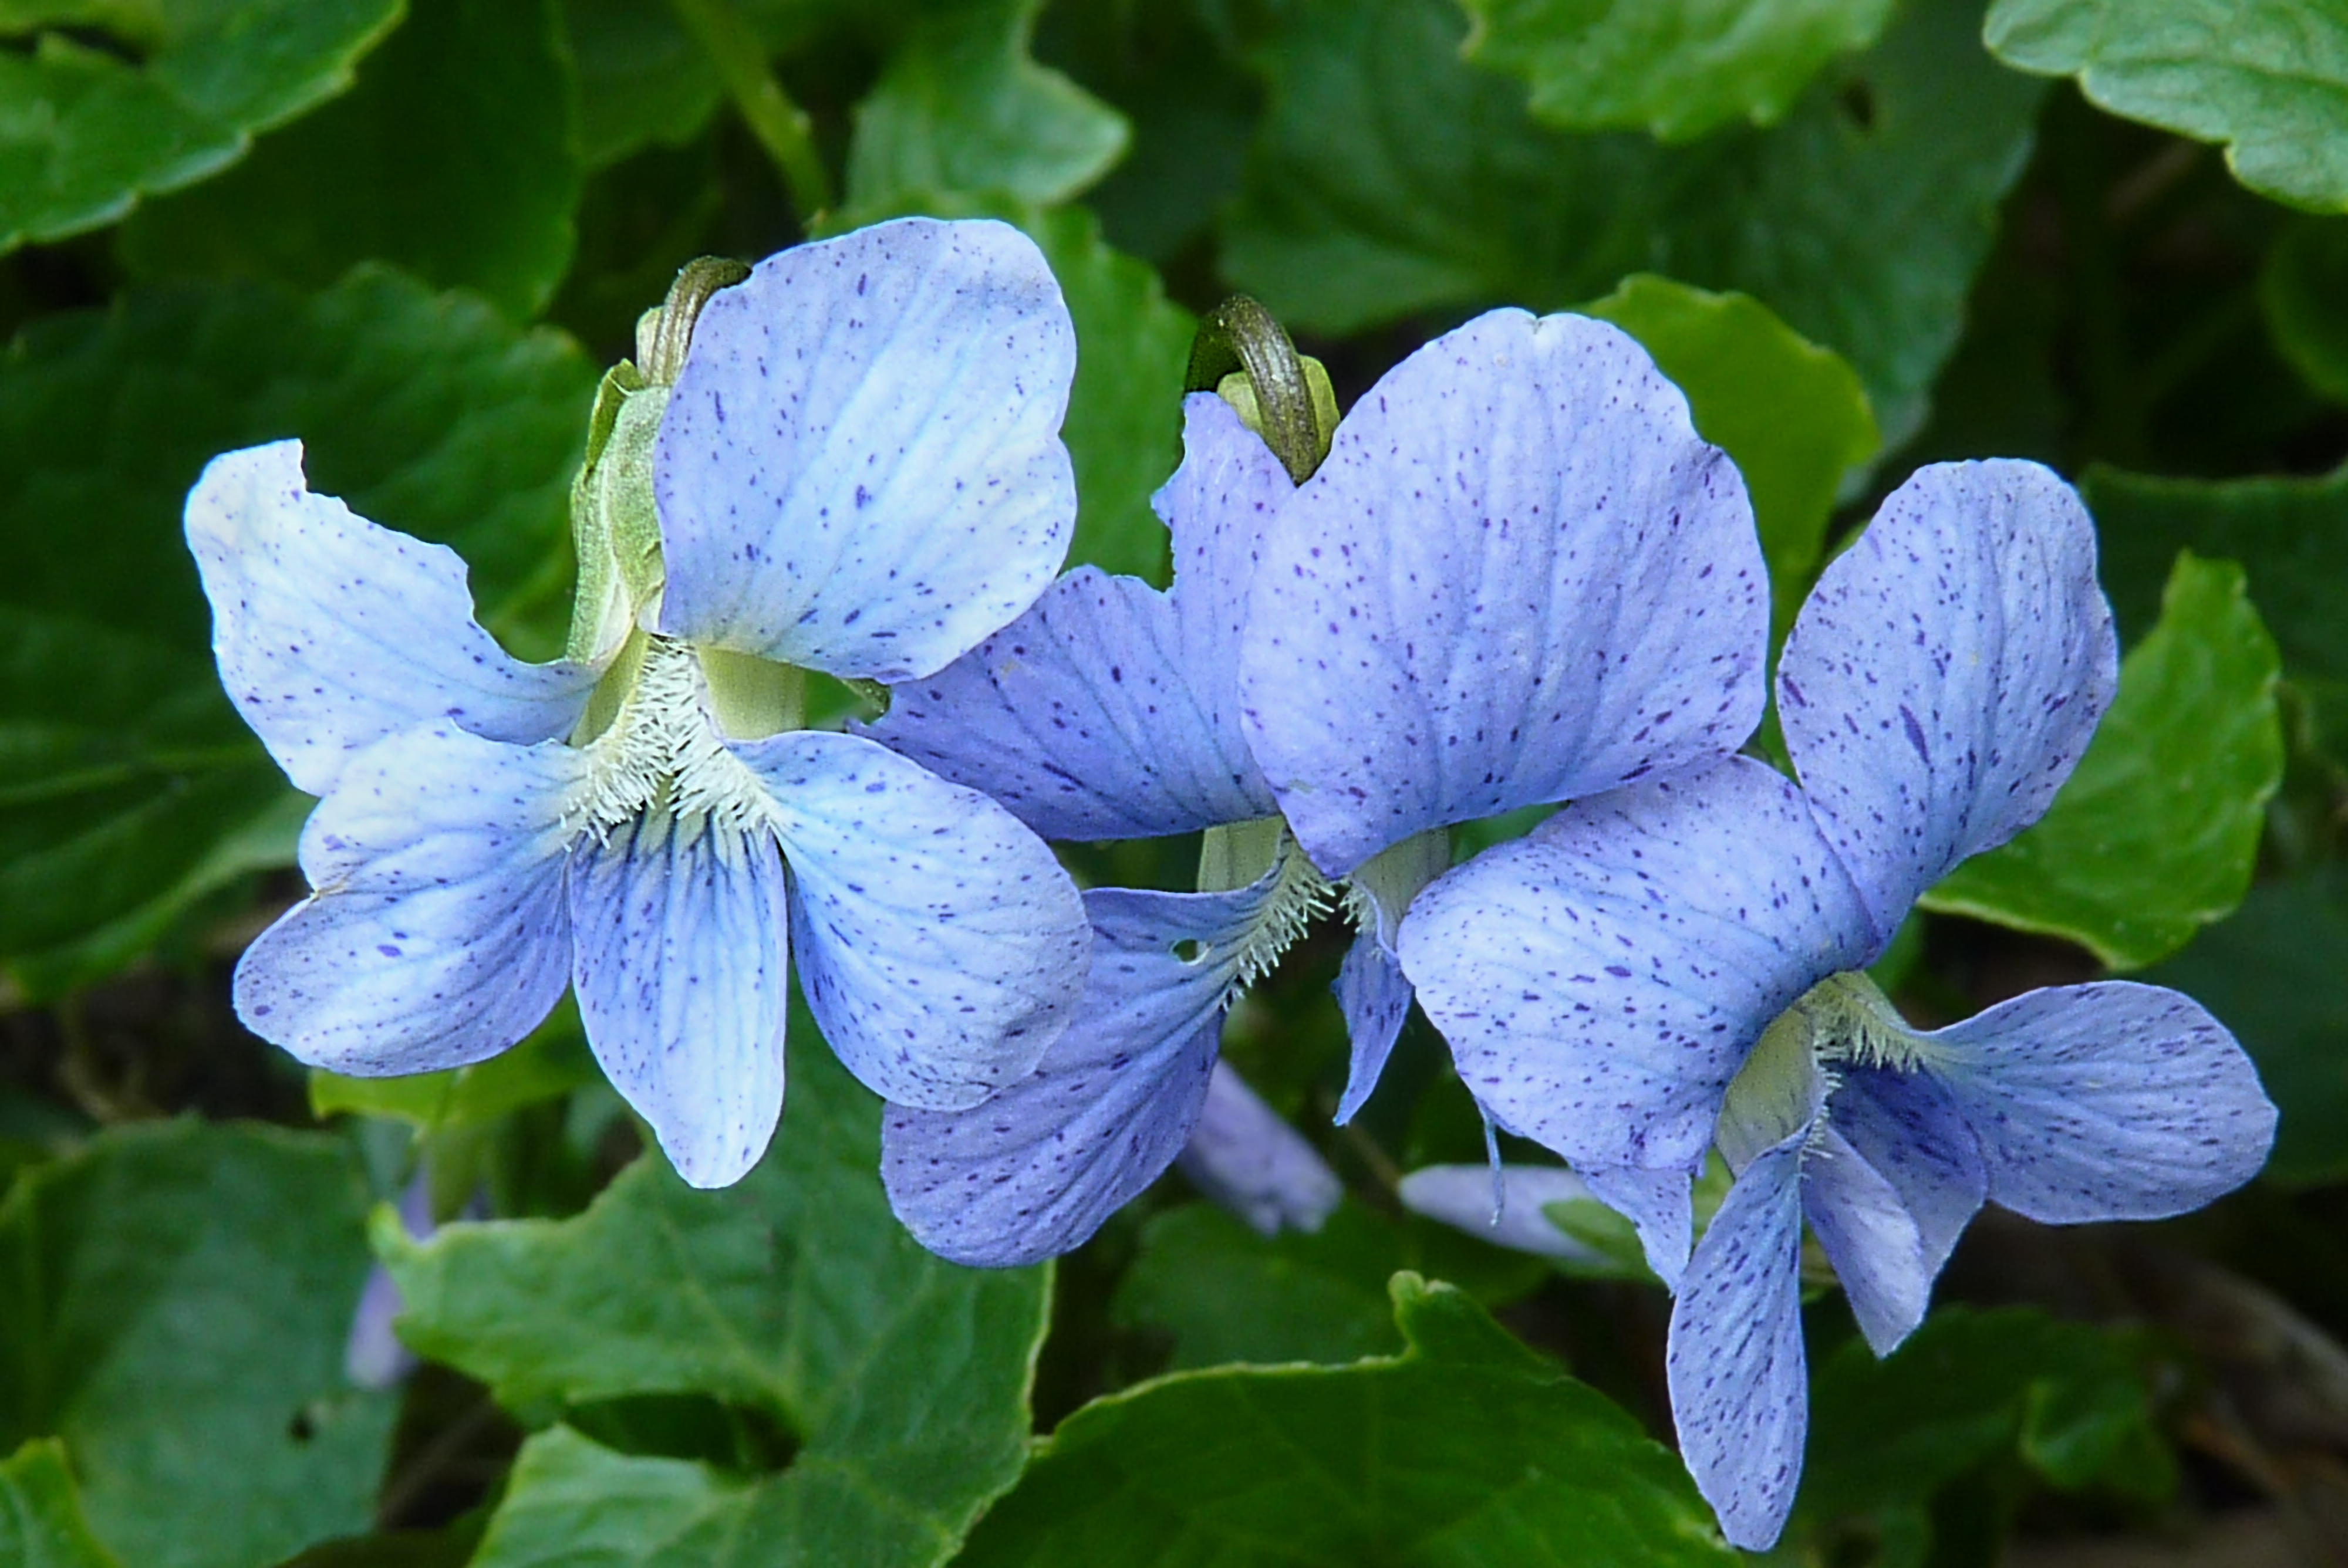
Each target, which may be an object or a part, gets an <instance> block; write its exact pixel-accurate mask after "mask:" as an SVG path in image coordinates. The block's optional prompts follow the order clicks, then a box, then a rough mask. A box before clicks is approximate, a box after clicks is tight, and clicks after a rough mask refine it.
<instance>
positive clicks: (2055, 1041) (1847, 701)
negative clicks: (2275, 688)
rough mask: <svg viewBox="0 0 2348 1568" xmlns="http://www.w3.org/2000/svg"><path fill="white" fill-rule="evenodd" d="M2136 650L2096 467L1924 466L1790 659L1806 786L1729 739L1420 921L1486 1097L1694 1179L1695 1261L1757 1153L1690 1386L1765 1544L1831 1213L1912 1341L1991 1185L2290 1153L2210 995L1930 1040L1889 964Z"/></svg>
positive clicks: (1610, 1150) (1622, 793)
mask: <svg viewBox="0 0 2348 1568" xmlns="http://www.w3.org/2000/svg"><path fill="white" fill-rule="evenodd" d="M2117 663H2118V654H2117V648H2116V641H2115V639H2114V637H2113V633H2112V627H2111V616H2110V611H2109V610H2108V608H2107V607H2106V604H2105V602H2104V598H2103V595H2102V593H2101V591H2100V590H2099V589H2097V588H2096V575H2095V533H2094V528H2093V525H2092V524H2091V523H2090V521H2089V520H2088V518H2087V516H2086V513H2085V510H2084V509H2083V508H2082V507H2080V505H2079V502H2078V499H2077V497H2075V495H2073V493H2072V492H2071V490H2070V488H2069V487H2067V486H2066V485H2065V484H2064V483H2063V482H2062V481H2061V480H2059V479H2058V478H2056V477H2055V476H2054V475H2052V474H2050V473H2048V472H2047V471H2046V470H2045V469H2044V468H2042V467H2039V466H2036V465H2035V464H2029V463H2019V462H1990V463H1963V464H1942V465H1935V466H1931V467H1927V468H1924V469H1921V470H1920V471H1919V472H1918V473H1917V475H1916V476H1915V477H1913V478H1911V479H1910V480H1909V482H1908V483H1907V484H1906V485H1904V486H1902V487H1900V490H1898V491H1897V492H1896V493H1894V494H1893V495H1892V496H1891V497H1890V498H1889V499H1888V500H1887V501H1886V502H1885V503H1884V505H1883V507H1882V509H1881V510H1880V511H1879V513H1878V514H1877V516H1876V518H1875V520H1874V522H1873V523H1872V524H1871V525H1870V526H1869V528H1868V530H1867V532H1866V533H1865V534H1864V535H1863V536H1862V537H1861V538H1859V541H1858V543H1857V544H1855V545H1854V546H1853V547H1852V548H1850V550H1849V552H1847V553H1846V554H1845V555H1843V556H1842V557H1841V558H1840V559H1838V560H1837V561H1836V562H1835V563H1834V564H1833V565H1832V566H1831V567H1829V568H1828V569H1827V571H1826V573H1825V574H1824V576H1823V577H1822V578H1821V579H1820V580H1819V583H1818V589H1817V590H1816V591H1815V592H1814V593H1813V594H1812V596H1811V598H1810V601H1809V603H1808V604H1807V606H1806V607H1805V608H1804V610H1803V611H1802V613H1801V617H1800V619H1799V620H1798V621H1797V624H1796V626H1795V628H1794V631H1793V635H1792V638H1791V640H1790V641H1788V642H1787V648H1786V652H1785V656H1784V659H1783V661H1782V662H1781V664H1780V666H1779V671H1778V678H1777V693H1778V705H1779V712H1780V715H1781V717H1782V719H1783V722H1784V725H1785V734H1786V743H1787V750H1788V751H1789V752H1790V753H1791V754H1792V757H1793V761H1794V764H1795V766H1796V767H1797V770H1798V771H1799V773H1800V775H1801V780H1802V787H1800V788H1797V787H1796V786H1795V785H1794V784H1791V783H1789V782H1788V781H1787V780H1786V779H1785V778H1784V777H1782V776H1781V775H1779V774H1776V773H1775V772H1774V771H1772V770H1770V769H1769V768H1767V767H1765V766H1763V765H1762V764H1758V763H1755V762H1752V761H1749V760H1746V759H1744V758H1732V759H1730V760H1729V761H1728V762H1726V763H1725V764H1721V765H1720V766H1718V767H1716V768H1715V769H1713V770H1711V771H1709V772H1707V773H1704V774H1699V775H1696V776H1694V777H1689V778H1684V779H1681V780H1675V781H1666V782H1661V783H1654V784H1639V785H1634V786H1632V787H1630V788H1627V789H1623V790H1619V791H1616V792H1614V793H1612V794H1607V795H1603V796H1601V797H1599V798H1596V799H1592V800H1587V801H1581V802H1577V803H1576V804H1574V805H1572V806H1570V807H1569V808H1568V809H1567V810H1565V811H1563V812H1560V814H1559V815H1557V816H1555V817H1553V818H1552V819H1550V821H1549V822H1548V823H1545V824H1544V825H1542V826H1541V827H1540V829H1538V830H1536V831H1535V832H1534V833H1533V834H1532V835H1530V836H1529V837H1528V838H1526V839H1523V840H1521V841H1519V842H1518V843H1516V844H1513V845H1504V846H1502V847H1501V848H1499V849H1498V850H1496V851H1494V852H1493V853H1491V854H1489V855H1487V856H1483V857H1481V858H1480V859H1478V860H1477V861H1476V862H1474V863H1473V864H1471V865H1468V866H1463V867H1460V868H1459V869H1458V870H1456V871H1454V872H1452V873H1450V874H1449V875H1448V876H1446V877H1445V878H1444V879H1443V880H1442V881H1440V882H1438V883H1437V885H1436V886H1433V887H1431V888H1429V889H1428V890H1427V892H1426V894H1425V895H1424V896H1423V897H1421V898H1420V900H1419V902H1418V904H1417V905H1416V907H1414V908H1413V910H1412V911H1411V915H1410V918H1409V920H1408V921H1407V922H1406V925H1405V927H1404V929H1403V938H1402V950H1403V962H1404V965H1405V967H1406V969H1407V971H1408V972H1409V974H1410V977H1411V979H1413V980H1414V981H1416V984H1417V986H1418V988H1419V995H1420V996H1421V998H1422V999H1424V1001H1425V1005H1426V1009H1427V1012H1428V1015H1429V1016H1430V1017H1431V1018H1433V1019H1434V1020H1435V1021H1436V1023H1437V1026H1438V1027H1439V1028H1441V1029H1442V1030H1443V1031H1444V1032H1445V1034H1446V1035H1447V1037H1448V1038H1449V1040H1450V1041H1451V1044H1452V1049H1453V1050H1454V1052H1455V1054H1456V1056H1457V1060H1458V1061H1459V1062H1460V1065H1461V1071H1462V1072H1463V1074H1464V1075H1465V1076H1466V1077H1467V1079H1468V1083H1469V1085H1470V1087H1471V1088H1473V1089H1474V1090H1475V1091H1476V1092H1477V1093H1478V1094H1479V1095H1481V1096H1483V1097H1484V1098H1485V1099H1486V1100H1487V1101H1488V1102H1489V1103H1490V1104H1492V1105H1493V1106H1494V1107H1495V1108H1496V1109H1497V1110H1498V1113H1499V1114H1501V1115H1502V1116H1504V1117H1506V1118H1507V1119H1508V1120H1509V1122H1511V1123H1513V1124H1514V1125H1515V1126H1517V1127H1519V1128H1520V1129H1521V1130H1523V1131H1524V1132H1527V1133H1528V1134H1529V1135H1531V1136H1534V1137H1537V1138H1539V1139H1540V1141H1541V1142H1543V1143H1546V1144H1548V1145H1549V1146H1550V1148H1552V1149H1554V1150H1555V1151H1556V1152H1558V1153H1560V1154H1562V1155H1564V1156H1565V1157H1566V1158H1567V1159H1568V1160H1569V1161H1570V1162H1572V1163H1573V1164H1574V1165H1575V1167H1576V1168H1577V1169H1579V1170H1581V1171H1582V1172H1583V1173H1585V1174H1592V1173H1598V1174H1604V1173H1628V1175H1629V1178H1630V1182H1631V1184H1632V1185H1634V1186H1635V1185H1637V1184H1642V1183H1653V1184H1654V1187H1653V1189H1651V1190H1656V1189H1659V1190H1661V1191H1663V1192H1664V1193H1667V1194H1676V1196H1675V1199H1674V1201H1675V1202H1677V1203H1678V1204H1679V1205H1680V1207H1681V1210H1682V1214H1683V1218H1682V1222H1681V1225H1680V1228H1679V1231H1678V1235H1679V1237H1680V1238H1681V1239H1680V1241H1679V1244H1678V1245H1679V1249H1680V1255H1681V1256H1682V1257H1684V1256H1685V1241H1684V1237H1685V1235H1686V1230H1685V1225H1684V1207H1685V1202H1686V1193H1687V1179H1688V1176H1689V1174H1690V1173H1692V1171H1693V1170H1694V1167H1695V1166H1696V1165H1697V1164H1698V1163H1700V1162H1701V1161H1702V1159H1703V1158H1704V1153H1705V1150H1706V1148H1707V1147H1708V1146H1711V1145H1714V1144H1715V1143H1716V1144H1717V1146H1718V1147H1719V1149H1720V1151H1721V1153H1723V1154H1724V1155H1725V1158H1726V1160H1727V1162H1728V1164H1729V1168H1730V1169H1731V1170H1732V1171H1733V1172H1734V1173H1735V1184H1734V1185H1733V1186H1732V1187H1731V1189H1730V1191H1729V1194H1728V1196H1727V1198H1726V1199H1725V1202H1724V1203H1723V1204H1722V1206H1721V1208H1720V1210H1719V1212H1718V1214H1716V1215H1715V1217H1714V1219H1713V1222H1712V1224H1711V1225H1710V1227H1709V1228H1708V1229H1707V1230H1706V1231H1705V1233H1704V1239H1703V1242H1702V1243H1701V1245H1697V1246H1696V1247H1695V1249H1694V1256H1693V1258H1692V1259H1689V1260H1688V1261H1687V1265H1686V1272H1685V1276H1684V1279H1683V1280H1682V1281H1681V1282H1680V1285H1679V1290H1678V1296H1677V1300H1676V1301H1675V1303H1674V1305H1673V1312H1672V1327H1671V1347H1670V1352H1669V1357H1668V1372H1669V1378H1670V1385H1671V1394H1672V1408H1673V1417H1674V1419H1675V1420H1676V1422H1677V1424H1678V1427H1679V1432H1680V1441H1681V1450H1682V1452H1683V1453H1684V1455H1685V1457H1686V1460H1687V1463H1688V1468H1689V1470H1690V1471H1692V1472H1693V1473H1694V1476H1695V1479H1696V1481H1697V1484H1698V1486H1699V1487H1700V1488H1701V1489H1702V1490H1703V1491H1704V1495H1705V1497H1706V1498H1708V1499H1709V1500H1710V1501H1712V1503H1713V1505H1714V1507H1715V1509H1716V1510H1717V1511H1718V1512H1719V1513H1720V1516H1721V1521H1722V1523H1723V1526H1724V1527H1725V1531H1726V1532H1727V1535H1728V1538H1729V1539H1730V1540H1731V1541H1733V1542H1735V1543H1736V1544H1738V1545H1740V1546H1744V1547H1747V1548H1754V1549H1758V1548H1762V1547H1766V1546H1767V1545H1768V1544H1769V1543H1771V1542H1774V1541H1775V1540H1776V1537H1777V1535H1778V1533H1779V1532H1780V1530H1781V1529H1782V1528H1783V1526H1784V1523H1785V1519H1786V1515H1787V1511H1788V1510H1789V1509H1790V1507H1791V1506H1792V1502H1793V1496H1794V1490H1795V1484H1796V1481H1797V1479H1798V1477H1799V1473H1800V1468H1801V1454H1802V1443H1803V1437H1804V1432H1805V1430H1806V1423H1807V1377H1806V1372H1805V1368H1804V1364H1803V1351H1802V1340H1801V1324H1800V1317H1799V1306H1800V1295H1799V1282H1798V1277H1797V1271H1798V1259H1799V1252H1800V1245H1801V1236H1802V1227H1803V1222H1804V1221H1805V1219H1807V1222H1808V1224H1809V1226H1810V1228H1811V1230H1812V1231H1813V1232H1815V1234H1816V1235H1817V1236H1818V1241H1819V1243H1820V1244H1821V1245H1822V1246H1823V1247H1824V1249H1825V1252H1826V1255H1827V1257H1828V1260H1829V1261H1830V1262H1831V1263H1832V1265H1833V1266H1834V1269H1835V1272H1836V1274H1837V1275H1838V1276H1839V1277H1840V1279H1841V1281H1842V1284H1843V1286H1844V1289H1845V1291H1846V1292H1847V1293H1848V1295H1849V1299H1850V1303H1851V1307H1852V1309H1853V1311H1854V1313H1855V1314H1856V1316H1857V1317H1858V1319H1859V1325H1860V1327H1861V1328H1862V1329H1863V1330H1864V1331H1865V1333H1866V1336H1867V1339H1868V1342H1869V1345H1870V1346H1872V1347H1873V1348H1874V1349H1875V1350H1876V1352H1877V1353H1878V1354H1879V1355H1880V1354H1884V1353H1886V1352H1888V1351H1890V1349H1891V1348H1893V1347H1894V1346H1896V1345H1897V1344H1898V1343H1899V1342H1900V1340H1901V1339H1902V1338H1903V1337H1905V1336H1906V1335H1907V1334H1908V1333H1909V1331H1910V1329H1912V1328H1914V1327H1915V1326H1916V1325H1917V1323H1918V1322H1919V1321H1921V1318H1922V1317H1923V1314H1924V1310H1925V1307H1926V1304H1927V1300H1928V1298H1929V1296H1930V1294H1931V1284H1932V1281H1933V1279H1934V1277H1935V1276H1937V1275H1938V1274H1939V1272H1940V1270H1941V1266H1942V1264H1943V1263H1945V1262H1946V1261H1947V1259H1948V1256H1949V1254H1950V1251H1951V1249H1952V1247H1953V1246H1954V1245H1955V1244H1956V1240H1957V1236H1958V1235H1959V1233H1960V1232H1961V1231H1962V1229H1963V1227H1964V1226H1965V1225H1966V1224H1967V1222H1968V1221H1969V1220H1970V1219H1971V1218H1972V1215H1973V1214H1974V1213H1975V1212H1976V1211H1977V1210H1978V1209H1979V1208H1980V1207H1981V1205H1982V1203H1983V1202H1985V1201H1992V1200H1993V1201H1995V1202H1997V1203H1999V1204H2003V1205H2004V1206H2005V1207H2007V1208H2009V1209H2012V1210H2014V1211H2015V1212H2017V1213H2020V1214H2024V1215H2027V1216H2029V1217H2031V1218H2033V1219H2036V1220H2041V1221H2044V1222H2046V1223H2050V1224H2071V1223H2076V1222H2081V1221H2089V1220H2116V1219H2151V1218H2157V1217H2160V1216H2163V1215H2168V1214H2179V1213H2182V1212H2184V1211H2186V1210H2188V1209H2192V1208H2196V1207H2199V1205H2201V1204H2206V1203H2208V1202H2209V1201H2210V1200H2212V1199H2213V1198H2216V1197H2218V1196H2219V1194H2223V1193H2225V1192H2228V1191H2230V1189H2232V1188H2233V1187H2235V1186H2238V1185H2239V1184H2241V1183H2242V1182H2244V1181H2247V1180H2248V1179H2249V1178H2250V1176H2251V1175H2252V1174H2253V1173H2256V1172H2257V1170H2258V1169H2259V1167H2260V1164H2261V1163H2263V1162H2264V1160H2265V1157H2266V1153H2267V1149H2268V1147H2269V1144H2270V1143H2271V1141H2272V1138H2273V1134H2274V1126H2275V1112H2274V1108H2273V1106H2272V1105H2271V1104H2270V1103H2269V1102H2268V1101H2267V1099H2266V1097H2265V1095H2264V1094H2263V1093H2262V1092H2261V1091H2260V1087H2259V1082H2258V1078H2257V1075H2256V1073H2255V1071H2253V1070H2252V1068H2251V1066H2250V1061H2249V1059H2248V1058H2247V1057H2246V1056H2244V1054H2243V1053H2242V1051H2241V1050H2240V1047H2238V1046H2237V1045H2236V1044H2235V1043H2234V1040H2233V1039H2232V1038H2231V1037H2230V1035H2228V1034H2227V1032H2226V1031H2225V1030H2224V1029H2223V1028H2221V1027H2220V1026H2219V1024H2218V1023H2217V1022H2216V1020H2213V1019H2211V1018H2210V1017H2209V1014H2208V1013H2206V1012H2204V1011H2203V1010H2202V1009H2201V1008H2200V1007H2199V1005H2198V1004H2196V1003H2195V1002H2193V1001H2192V1000H2191V999H2188V998H2187V997H2184V996H2181V995H2179V994H2178V993H2176V992H2173V991H2168V990H2163V989H2158V988H2156V987H2151V986H2144V985H2136V984H2130V983H2127V982H2124V981H2106V982H2102V983H2099V984H2092V985H2083V986H2066V987H2060V988H2054V989H2044V990H2037V991H2032V992H2030V993H2028V994H2027V995H2024V996H2022V997H2018V998H2016V999H2013V1000H2012V1001H2008V1002H2005V1003H2003V1004H2001V1005H1999V1006H1997V1007H1994V1008H1992V1009H1989V1010H1988V1011H1986V1012H1983V1013H1982V1014H1981V1015H1979V1016H1978V1017H1975V1018H1972V1019H1969V1020H1965V1021H1964V1022H1962V1023H1959V1024H1956V1025H1954V1026H1952V1027H1951V1028H1948V1029H1943V1030H1934V1031H1931V1032H1920V1031H1918V1030H1913V1029H1911V1028H1910V1027H1909V1025H1908V1024H1907V1023H1906V1022H1905V1021H1904V1020H1902V1019H1901V1018H1900V1015H1899V1014H1898V1013H1897V1012H1896V1011H1894V1010H1893V1009H1891V1007H1890V1004H1889V1003H1888V1002H1887V1001H1886V1000H1885V999H1883V997H1882V995H1881V993H1880V992H1879V991H1878V990H1877V989H1875V987H1874V986H1873V984H1872V983H1871V982H1870V981H1869V979H1867V977H1866V975H1865V974H1864V973H1863V972H1861V971H1862V969H1863V967H1864V966H1865V965H1866V964H1868V963H1869V962H1870V961H1871V960H1872V959H1874V958H1876V957H1877V956H1879V954H1880V953H1881V952H1882V951H1883V949H1884V948H1885V947H1886V946H1887V945H1888V944H1889V943H1890V939H1891V937H1892V935H1893V933H1894V932H1896V931H1897V929H1898V928H1899V926H1900V921H1901V920H1902V918H1903V917H1905V916H1906V915H1907V913H1908V910H1909V908H1910V906H1911V905H1912V904H1913V903H1914V902H1915V900H1916V898H1917V897H1918V895H1920V894H1921V893H1922V892H1923V891H1924V890H1925V889H1926V888H1928V887H1930V886H1931V885H1932V884H1933V883H1934V882H1935V881H1937V880H1938V879H1939V878H1940V877H1941V876H1943V875H1945V874H1946V873H1947V872H1948V871H1949V870H1950V869H1951V868H1952V867H1953V866H1956V865H1957V864H1958V863H1959V862H1960V861H1962V860H1963V859H1965V858H1966V857H1967V856H1972V855H1977V854H1979V853H1981V852H1982V851H1983V850H1987V849H1991V848H1993V847H1995V846H1996V845H2000V844H2002V843H2003V842H2005V841H2006V840H2007V839H2009V838H2011V837H2013V835H2015V834H2017V833H2019V832H2021V831H2022V830H2023V829H2024V828H2025V827H2027V826H2028V825H2030V824H2031V823H2033V822H2034V821H2036V820H2037V819H2038V817H2039V816H2040V815H2043V814H2044V811H2045V809H2046V807H2047V804H2048V803H2049V802H2050V801H2052V800H2053V798H2054V795H2055V791H2056V790H2057V789H2058V788H2059V787H2060V786H2061V785H2062V784H2063V781H2064V780H2065V778H2066V777H2068V776H2069V774H2070V772H2071V769H2072V766H2073V764H2075V763H2076V761H2077V760H2078V757H2079V754H2080V753H2081V752H2082V751H2083V750H2084V749H2085V746H2086V743H2087V740H2088V738H2089V736H2090V735H2091V734H2092V733H2094V730H2095V727H2096V722H2097V720H2098V719H2099V718H2100V717H2101V716H2102V713H2103V711H2104V709H2105V708H2106V706H2107V705H2108V704H2109V702H2110V701H2111V697H2112V692H2113V688H2114V684H2115V682H2116V671H2117ZM1619 1184H1620V1175H1619V1174H1618V1185H1619ZM1593 1185H1599V1184H1598V1183H1596V1182H1595V1181H1593ZM1601 1196H1606V1197H1608V1199H1609V1201H1617V1194H1616V1193H1615V1192H1613V1191H1609V1190H1607V1189H1605V1188H1603V1187H1602V1186H1601ZM1632 1217H1634V1218H1636V1217H1638V1216H1637V1215H1635V1214H1634V1215H1633V1216H1632ZM1647 1239H1648V1245H1649V1247H1650V1250H1651V1254H1652V1253H1653V1252H1654V1251H1655V1250H1657V1245H1658V1244H1657V1240H1656V1237H1655V1235H1653V1234H1650V1235H1648V1237H1647ZM1677 1261H1678V1259H1676V1258H1673V1257H1669V1256H1663V1257H1659V1258H1656V1259H1655V1262H1656V1267H1657V1272H1658V1273H1663V1274H1665V1275H1666V1276H1667V1277H1668V1276H1669V1275H1670V1274H1671V1273H1672V1272H1675V1268H1676V1264H1677Z"/></svg>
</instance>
